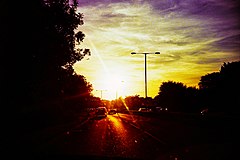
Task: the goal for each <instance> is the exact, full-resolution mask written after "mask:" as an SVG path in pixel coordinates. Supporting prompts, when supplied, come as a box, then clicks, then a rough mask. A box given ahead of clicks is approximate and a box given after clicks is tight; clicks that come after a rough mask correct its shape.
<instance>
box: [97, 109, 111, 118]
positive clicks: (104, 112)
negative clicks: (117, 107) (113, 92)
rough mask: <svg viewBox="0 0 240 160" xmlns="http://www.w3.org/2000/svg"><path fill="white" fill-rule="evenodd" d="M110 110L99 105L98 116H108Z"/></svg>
mask: <svg viewBox="0 0 240 160" xmlns="http://www.w3.org/2000/svg"><path fill="white" fill-rule="evenodd" d="M107 114H108V111H107V108H106V107H98V108H97V109H96V117H99V118H104V117H107Z"/></svg>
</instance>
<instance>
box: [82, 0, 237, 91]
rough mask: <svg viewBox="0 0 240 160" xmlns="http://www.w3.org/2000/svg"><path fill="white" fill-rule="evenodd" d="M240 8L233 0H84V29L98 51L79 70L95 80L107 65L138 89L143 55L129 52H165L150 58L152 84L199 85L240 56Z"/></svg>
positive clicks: (88, 39) (111, 70) (92, 45)
mask: <svg viewBox="0 0 240 160" xmlns="http://www.w3.org/2000/svg"><path fill="white" fill-rule="evenodd" d="M238 9H239V3H237V1H231V0H230V1H224V0H184V1H180V0H161V1H157V0H138V1H137V0H135V1H134V0H132V1H130V0H129V1H127V0H125V1H124V0H122V1H121V0H116V1H114V0H112V1H110V0H105V1H104V0H102V1H100V0H94V1H86V0H83V1H81V2H80V7H79V11H80V12H82V13H83V14H84V22H85V24H84V25H83V26H82V27H80V28H79V29H80V30H82V31H83V32H84V33H85V34H86V38H85V40H84V43H83V45H86V46H89V47H90V49H91V51H92V52H93V54H92V55H93V56H92V58H91V57H90V60H89V61H86V62H84V63H82V62H80V63H78V64H77V66H78V70H79V72H80V70H81V73H84V74H85V75H86V77H89V80H90V81H92V82H94V81H96V80H97V75H98V74H99V72H106V71H104V67H103V66H102V65H104V66H105V68H107V70H108V72H109V73H118V72H119V74H121V75H123V74H125V76H128V79H129V81H132V84H131V87H132V88H135V87H136V88H135V89H132V90H134V91H136V90H139V89H138V88H139V86H141V85H143V84H142V83H141V82H142V81H143V77H142V76H143V75H144V74H143V73H144V72H143V70H144V56H143V55H131V54H130V53H131V52H133V51H134V52H156V51H160V52H161V54H160V55H151V56H150V55H149V56H148V57H147V59H148V67H149V74H150V75H151V77H150V78H149V83H150V84H152V85H153V82H156V81H158V82H162V81H166V80H177V81H182V82H183V83H185V82H186V83H187V84H191V85H193V84H197V83H198V81H199V79H200V77H201V76H203V75H204V74H206V73H209V72H213V71H218V69H219V67H220V66H221V64H222V63H223V62H227V61H232V60H236V59H238V60H239V59H240V56H239V54H240V53H239V50H240V48H239V46H240V40H239V35H240V30H239V27H240V23H239V12H237V10H238ZM85 41H86V42H85ZM90 42H91V43H90ZM100 59H101V62H102V63H99V61H100ZM103 63H104V64H103ZM96 64H97V65H96ZM81 65H82V67H79V66H81ZM96 66H97V67H96ZM80 68H81V69H80ZM105 70H106V69H105ZM140 75H141V76H140ZM197 77H199V78H197ZM94 83H96V82H94ZM140 83H141V84H140ZM140 88H141V87H140ZM139 92H140V91H139ZM156 93H157V90H154V91H153V92H152V93H151V94H152V95H154V94H156Z"/></svg>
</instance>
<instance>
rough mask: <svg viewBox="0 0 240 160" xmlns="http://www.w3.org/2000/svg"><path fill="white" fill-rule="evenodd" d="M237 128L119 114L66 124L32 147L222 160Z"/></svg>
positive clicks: (44, 151)
mask: <svg viewBox="0 0 240 160" xmlns="http://www.w3.org/2000/svg"><path fill="white" fill-rule="evenodd" d="M236 128H237V127H236V126H233V125H228V124H224V125H216V124H205V122H204V123H199V121H193V120H189V119H187V120H181V121H180V120H176V119H175V120H169V119H168V118H156V117H145V116H139V115H131V114H120V113H119V114H115V115H108V116H107V117H106V118H101V119H96V118H90V119H87V120H85V121H84V122H82V123H79V124H78V123H76V124H75V125H72V126H65V127H64V130H62V131H61V132H59V133H57V132H56V133H57V134H55V135H54V136H51V137H50V138H48V139H47V140H45V141H42V143H38V145H37V146H33V148H32V150H33V153H34V154H35V155H36V156H39V155H41V156H45V158H47V157H48V156H51V158H52V156H53V157H54V156H56V157H60V158H63V157H66V159H71V158H72V159H147V160H148V159H154V160H172V159H173V160H183V159H184V160H190V159H194V160H206V159H214V160H215V159H217V160H225V159H231V158H235V156H236V155H237V154H236V153H237V148H236V146H237V145H238V144H239V143H236V141H237V140H238V135H239V132H237V129H236Z"/></svg>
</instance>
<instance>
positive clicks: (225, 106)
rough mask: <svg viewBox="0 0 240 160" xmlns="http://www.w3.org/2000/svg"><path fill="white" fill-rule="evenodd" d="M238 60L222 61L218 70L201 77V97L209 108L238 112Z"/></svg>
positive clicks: (239, 102)
mask: <svg viewBox="0 0 240 160" xmlns="http://www.w3.org/2000/svg"><path fill="white" fill-rule="evenodd" d="M239 73H240V61H236V62H228V63H223V65H222V66H221V69H220V71H219V72H213V73H210V74H207V75H205V76H202V77H201V80H200V82H199V88H200V91H201V98H202V101H204V103H205V105H206V106H208V107H209V108H210V109H212V110H215V111H221V112H232V113H233V112H238V113H239V112H240V108H239V106H240V95H239V91H240V83H239V82H240V78H239Z"/></svg>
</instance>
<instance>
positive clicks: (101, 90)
mask: <svg viewBox="0 0 240 160" xmlns="http://www.w3.org/2000/svg"><path fill="white" fill-rule="evenodd" d="M96 91H100V92H101V99H102V92H103V91H107V90H103V89H97V90H96Z"/></svg>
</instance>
